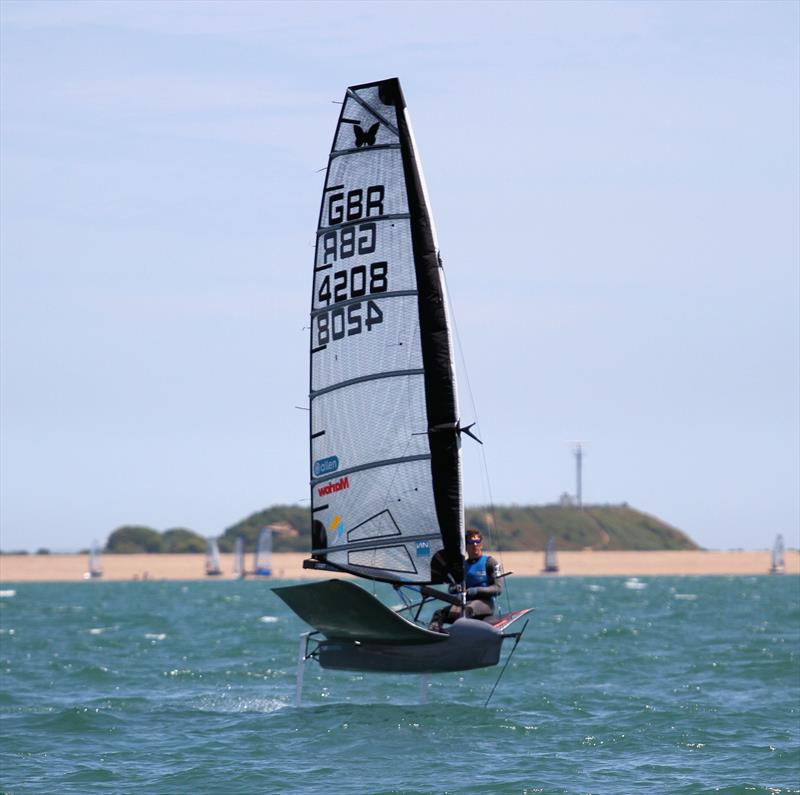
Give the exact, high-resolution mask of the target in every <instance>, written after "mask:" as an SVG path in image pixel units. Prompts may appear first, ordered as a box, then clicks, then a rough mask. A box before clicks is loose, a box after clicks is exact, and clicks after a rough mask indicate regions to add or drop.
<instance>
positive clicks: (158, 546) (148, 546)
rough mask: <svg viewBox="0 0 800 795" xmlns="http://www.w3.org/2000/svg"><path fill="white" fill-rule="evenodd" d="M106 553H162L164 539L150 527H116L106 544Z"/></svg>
mask: <svg viewBox="0 0 800 795" xmlns="http://www.w3.org/2000/svg"><path fill="white" fill-rule="evenodd" d="M105 551H106V552H120V553H129V554H130V553H141V552H163V551H164V539H163V537H162V536H161V533H159V532H158V530H153V528H151V527H140V526H138V525H126V526H124V527H118V528H117V529H116V530H115V531H114V532H113V533H112V534H111V535H110V536H109V537H108V543H106V548H105Z"/></svg>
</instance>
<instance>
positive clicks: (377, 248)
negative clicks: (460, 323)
mask: <svg viewBox="0 0 800 795" xmlns="http://www.w3.org/2000/svg"><path fill="white" fill-rule="evenodd" d="M310 317H311V339H310V346H309V347H310V351H311V357H310V389H309V395H310V423H309V441H310V465H311V466H310V468H311V477H310V483H311V497H312V500H311V503H312V504H311V513H312V536H313V538H312V555H313V556H314V558H315V559H316V561H317V562H318V563H323V564H324V563H330V564H331V565H333V566H335V567H337V568H340V569H343V570H345V571H350V572H352V573H354V574H356V575H360V576H365V577H370V578H372V579H385V580H398V581H403V582H407V581H408V582H421V583H426V582H441V581H444V580H446V579H455V580H460V579H461V566H462V557H461V555H462V552H463V506H462V501H461V469H460V449H459V447H460V444H459V433H458V405H457V397H456V387H455V367H454V363H453V355H452V341H451V339H450V331H449V325H448V316H447V299H446V296H445V294H444V290H443V285H442V280H441V264H440V260H439V255H438V250H437V248H436V241H435V233H434V228H433V221H432V219H431V217H430V212H429V209H428V201H427V195H426V191H425V187H424V179H423V178H422V174H421V169H420V166H419V162H418V158H417V154H416V151H415V147H414V142H413V137H412V133H411V127H410V124H409V121H408V117H407V114H406V109H405V101H404V99H403V95H402V91H401V89H400V84H399V82H398V81H397V80H396V79H391V80H383V81H379V82H377V83H369V84H364V85H360V86H351V87H350V88H349V89H348V90H347V92H346V94H345V100H344V103H343V105H342V109H341V112H340V116H339V122H338V124H337V127H336V132H335V134H334V139H333V145H332V147H331V152H330V156H329V161H328V169H327V173H326V177H325V186H324V189H323V192H322V202H321V205H320V213H319V220H318V228H317V242H316V251H315V259H314V279H313V292H312V301H311V310H310ZM433 428H437V429H440V428H447V429H448V430H447V431H445V432H437V433H435V434H434V433H431V432H430V431H431V429H433Z"/></svg>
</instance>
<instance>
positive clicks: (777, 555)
mask: <svg viewBox="0 0 800 795" xmlns="http://www.w3.org/2000/svg"><path fill="white" fill-rule="evenodd" d="M785 571H786V561H785V560H784V555H783V536H782V535H780V534H779V535H778V537H777V538H776V539H775V546H774V547H773V548H772V565H771V566H770V567H769V573H770V574H783V573H784V572H785Z"/></svg>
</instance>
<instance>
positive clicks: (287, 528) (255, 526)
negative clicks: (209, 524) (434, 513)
mask: <svg viewBox="0 0 800 795" xmlns="http://www.w3.org/2000/svg"><path fill="white" fill-rule="evenodd" d="M466 516H467V526H468V527H478V528H480V529H481V530H482V531H483V532H484V533H486V535H487V540H486V548H487V549H488V550H496V551H501V550H504V551H508V552H510V551H514V550H523V551H524V550H540V549H544V545H545V543H546V542H547V539H548V538H549V537H550V536H555V538H556V544H557V546H558V549H559V550H566V549H613V550H618V549H636V550H656V549H699V547H698V546H697V544H695V543H694V541H692V540H691V538H689V537H688V536H687V535H686V534H685V533H682V532H681V531H680V530H677V529H676V528H674V527H671V526H670V525H668V524H666V523H665V522H662V521H661V520H660V519H656V518H655V517H654V516H649V515H648V514H646V513H642V512H641V511H637V510H636V509H635V508H631V507H630V506H628V505H588V506H584V508H583V510H578V509H577V508H575V507H572V506H562V505H499V506H496V507H495V509H494V513H493V514H492V513H491V512H490V511H489V510H488V509H487V508H482V507H475V508H468V509H467V511H466ZM267 525H269V526H270V527H272V528H273V533H272V548H273V550H274V551H275V552H308V551H309V550H310V548H311V521H310V516H309V511H308V508H303V507H301V506H299V505H273V506H271V507H269V508H265V509H264V510H263V511H257V512H256V513H253V514H251V515H250V516H248V517H247V518H246V519H242V520H241V521H240V522H237V523H236V524H234V525H232V526H231V527H229V528H228V529H227V530H225V532H224V533H223V534H222V535H221V536H220V537H219V539H218V543H219V549H220V551H221V552H231V551H232V550H233V545H234V541H235V540H236V538H237V536H243V537H244V540H245V550H246V551H247V552H252V551H253V550H254V549H255V546H256V541H257V539H258V536H259V533H260V532H261V529H262V528H263V527H266V526H267ZM205 547H206V540H205V539H204V538H203V537H201V536H200V535H198V534H196V533H194V532H193V531H191V530H187V529H185V528H178V529H172V530H167V531H165V532H163V533H160V532H158V531H157V530H153V529H152V528H149V527H141V526H135V525H128V526H125V527H120V528H118V529H117V530H115V531H114V532H113V533H112V534H111V535H110V536H109V539H108V543H107V544H106V548H105V551H106V552H119V553H124V552H156V553H157V552H186V553H189V552H202V551H204V550H205Z"/></svg>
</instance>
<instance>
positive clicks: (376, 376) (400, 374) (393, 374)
mask: <svg viewBox="0 0 800 795" xmlns="http://www.w3.org/2000/svg"><path fill="white" fill-rule="evenodd" d="M424 374H425V371H424V370H423V369H422V368H420V367H418V368H415V369H412V370H389V371H388V372H385V373H373V374H372V375H362V376H360V377H359V378H350V379H349V380H347V381H342V382H341V383H339V384H331V385H330V386H327V387H325V388H324V389H318V390H317V391H316V392H312V393H311V399H312V400H313V399H314V398H315V397H318V396H319V395H326V394H327V393H328V392H334V391H335V390H337V389H345V388H346V387H348V386H353V385H354V384H363V383H366V382H367V381H379V380H380V379H381V378H405V377H407V376H412V375H424Z"/></svg>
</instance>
